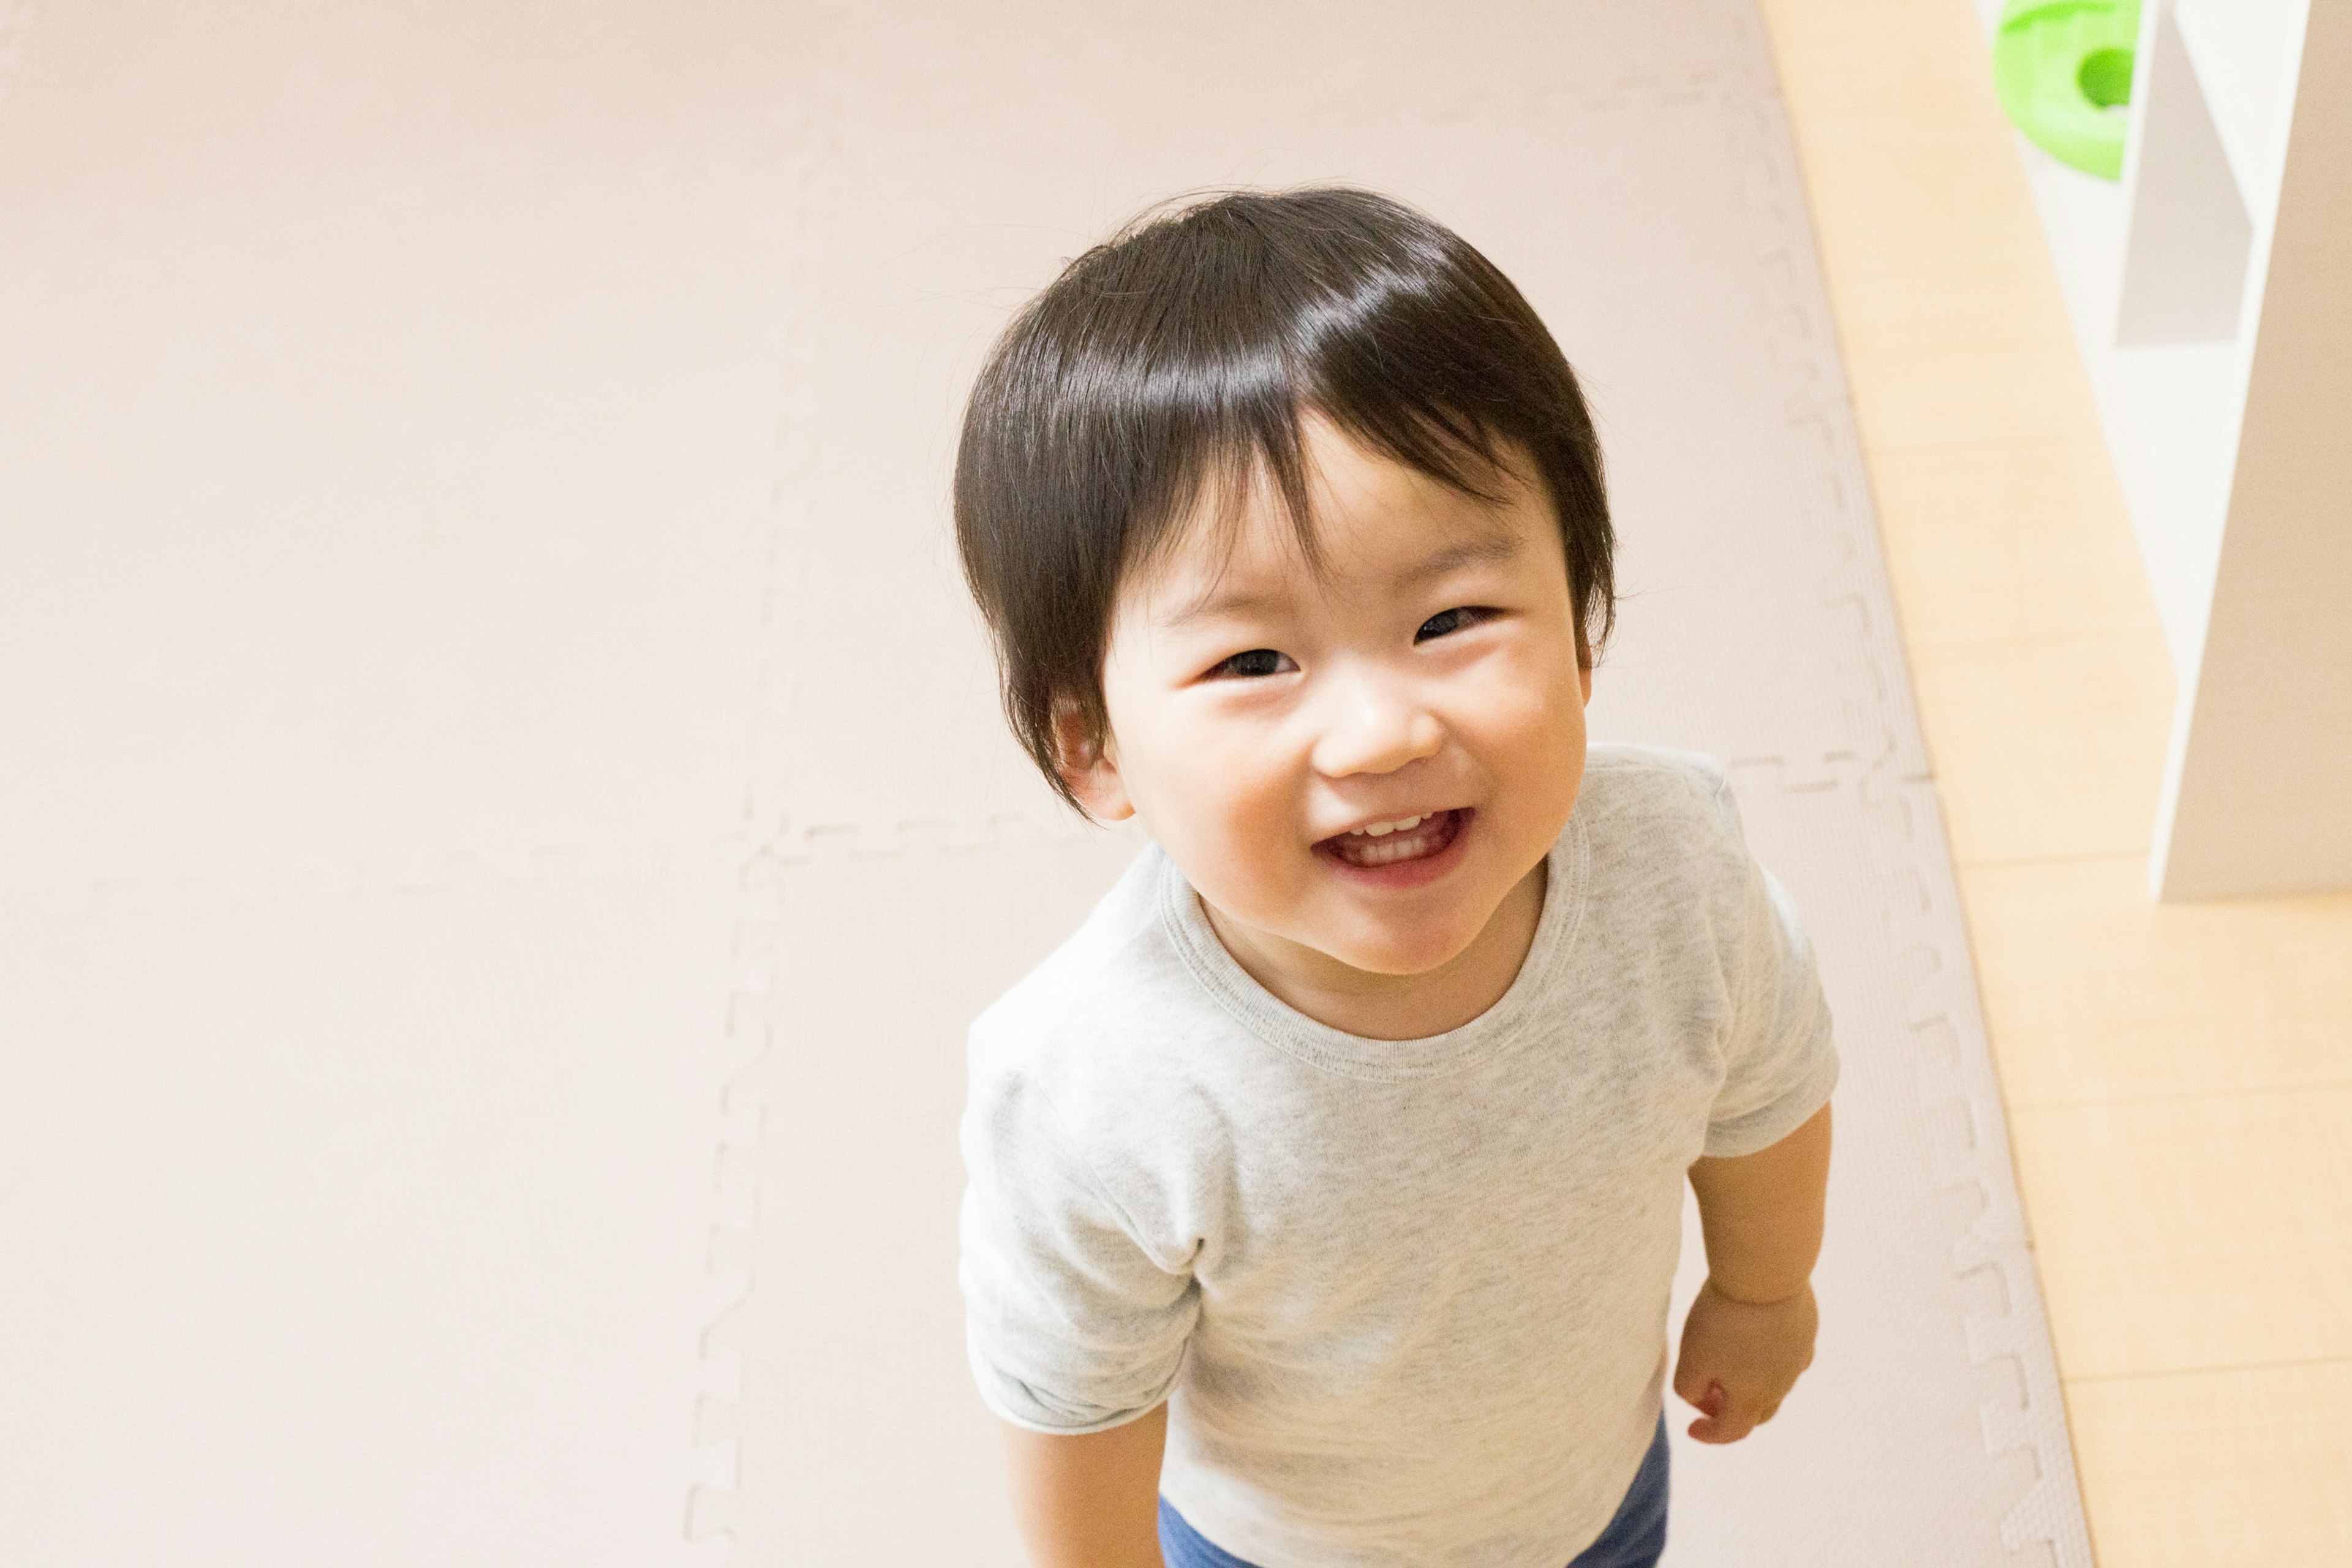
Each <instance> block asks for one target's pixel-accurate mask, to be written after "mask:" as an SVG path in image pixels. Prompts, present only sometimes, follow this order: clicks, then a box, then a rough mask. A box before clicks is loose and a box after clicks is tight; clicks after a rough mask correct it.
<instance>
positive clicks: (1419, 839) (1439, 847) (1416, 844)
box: [1315, 806, 1464, 868]
mask: <svg viewBox="0 0 2352 1568" xmlns="http://www.w3.org/2000/svg"><path fill="white" fill-rule="evenodd" d="M1463 816H1464V812H1463V809H1462V808H1461V807H1458V806H1457V807H1455V808H1454V810H1452V811H1439V812H1433V813H1431V814H1430V815H1429V816H1424V817H1423V818H1422V819H1421V821H1420V822H1419V823H1418V824H1416V825H1415V826H1412V827H1409V828H1405V829H1402V830H1401V831H1399V832H1395V833H1385V834H1380V835H1377V836H1375V835H1373V834H1370V833H1340V834H1335V835H1333V836H1332V837H1329V838H1326V839H1324V840H1323V841H1322V842H1321V843H1319V844H1318V845H1316V846H1315V847H1316V848H1318V849H1319V850H1322V851H1323V852H1325V853H1326V854H1328V855H1331V856H1333V857H1335V858H1339V859H1341V860H1344V861H1346V862H1347V863H1348V864H1349V865H1350V866H1362V867H1366V868H1370V867H1375V866H1393V865H1395V864H1397V863H1398V862H1399V861H1402V860H1426V859H1428V858H1430V857H1431V856H1433V855H1442V854H1444V852H1445V848H1446V847H1447V846H1448V845H1450V844H1452V843H1453V842H1454V835H1455V834H1457V833H1459V832H1460V831H1461V830H1462V818H1463Z"/></svg>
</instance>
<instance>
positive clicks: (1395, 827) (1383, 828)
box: [1356, 816, 1422, 838]
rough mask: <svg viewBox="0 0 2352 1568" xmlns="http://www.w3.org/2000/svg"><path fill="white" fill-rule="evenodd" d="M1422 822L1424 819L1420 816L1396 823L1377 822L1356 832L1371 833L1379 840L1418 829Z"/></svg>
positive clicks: (1409, 817) (1402, 819) (1406, 818)
mask: <svg viewBox="0 0 2352 1568" xmlns="http://www.w3.org/2000/svg"><path fill="white" fill-rule="evenodd" d="M1421 822H1422V819H1421V818H1420V817H1418V816H1407V817H1402V818H1400V819H1398V820H1397V821H1395V822H1375V823H1373V824H1372V825H1371V826H1370V827H1359V828H1358V829H1356V831H1357V832H1359V833H1369V834H1370V835H1371V836H1372V837H1375V838H1378V837H1381V835H1383V834H1388V833H1402V832H1404V831H1405V830H1406V829H1408V828H1412V827H1418V826H1421Z"/></svg>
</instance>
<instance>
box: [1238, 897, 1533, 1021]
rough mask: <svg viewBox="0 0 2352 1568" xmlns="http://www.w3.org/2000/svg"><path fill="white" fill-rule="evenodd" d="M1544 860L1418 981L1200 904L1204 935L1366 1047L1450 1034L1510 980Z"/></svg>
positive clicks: (1286, 998) (1528, 933)
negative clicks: (1343, 959)
mask: <svg viewBox="0 0 2352 1568" xmlns="http://www.w3.org/2000/svg"><path fill="white" fill-rule="evenodd" d="M1548 860H1549V857H1547V858H1546V859H1544V860H1538V861H1537V862H1536V866H1535V869H1534V870H1532V871H1529V872H1528V874H1527V875H1526V876H1524V877H1522V878H1520V879H1519V880H1518V882H1517V884H1516V885H1514V886H1513V888H1512V889H1511V890H1510V891H1509V892H1508V893H1507V894H1505V895H1504V896H1503V901H1502V902H1501V903H1500V904H1498V905H1496V909H1495V912H1494V914H1493V915H1492V916H1491V917H1490V918H1489V919H1488V920H1487V921H1486V928H1485V929H1484V930H1482V931H1479V933H1478V934H1477V935H1476V936H1475V938H1473V939H1472V940H1471V942H1470V945H1469V946H1467V947H1465V948H1464V949H1463V950H1462V951H1461V952H1457V953H1455V954H1454V956H1453V957H1452V958H1450V959H1448V960H1446V961H1445V962H1444V963H1442V964H1439V965H1438V966H1437V967H1436V968H1435V969H1432V970H1428V971H1426V972H1424V973H1420V974H1379V973H1372V972H1371V971H1369V970H1362V969H1356V968H1352V967H1350V966H1349V965H1348V964H1345V963H1340V962H1339V960H1337V959H1335V958H1333V957H1331V956H1330V955H1329V954H1328V953H1325V952H1319V951H1318V950H1316V949H1314V948H1311V947H1306V946H1303V945H1301V944H1300V943H1297V942H1290V941H1288V940H1286V939H1285V938H1282V937H1277V936H1275V935H1273V934H1271V933H1270V932H1265V931H1253V930H1250V929H1249V928H1247V927H1245V926H1241V925H1237V924H1236V923H1235V922H1234V921H1230V920H1228V919H1226V918H1225V917H1224V916H1223V915H1222V914H1220V913H1218V912H1217V909H1216V906H1214V905H1213V904H1211V903H1210V902H1209V901H1208V900H1206V899H1202V900H1201V909H1202V912H1203V913H1204V914H1206V915H1207V916H1208V918H1209V926H1210V929H1211V930H1213V931H1215V932H1216V933H1217V940H1218V941H1219V942H1222V943H1223V945H1224V949H1225V951H1226V952H1229V953H1231V954H1232V955H1233V959H1234V963H1238V964H1240V965H1241V966H1242V968H1243V970H1244V972H1245V973H1247V974H1248V975H1249V977H1250V978H1251V979H1253V980H1255V981H1256V982H1257V983H1258V984H1260V985H1263V986H1265V988H1266V989H1267V990H1268V991H1270V992H1272V993H1273V994H1275V996H1276V997H1277V998H1278V999H1280V1000H1281V1001H1282V1002H1283V1003H1284V1005H1286V1006H1289V1007H1291V1008H1293V1009H1295V1010H1297V1011H1298V1012H1300V1013H1304V1014H1305V1015H1307V1016H1308V1017H1310V1018H1312V1019H1314V1020H1315V1021H1316V1022H1317V1023H1318V1024H1323V1025H1327V1026H1329V1027H1331V1028H1334V1029H1339V1030H1341V1031H1342V1032H1344V1033H1347V1034H1350V1035H1359V1036H1361V1037H1364V1038H1366V1039H1371V1040H1418V1039H1423V1038H1425V1037H1428V1036H1431V1035H1442V1034H1444V1033H1445V1032H1446V1031H1447V1030H1449V1029H1458V1028H1460V1027H1461V1026H1463V1025H1465V1024H1467V1023H1469V1022H1470V1021H1471V1020H1472V1019H1474V1018H1475V1017H1477V1016H1479V1015H1480V1014H1482V1013H1484V1012H1486V1009H1487V1008H1489V1007H1492V1006H1493V1005H1495V1004H1496V1003H1497V1002H1499V1001H1501V1000H1502V998H1503V993H1504V992H1506V991H1508V990H1509V989H1510V988H1511V982H1513V981H1514V980H1516V979H1517V978H1518V974H1519V966H1520V965H1521V964H1523V963H1526V962H1527V956H1528V948H1529V947H1531V946H1533V945H1534V943H1535V936H1536V926H1537V924H1538V922H1539V921H1541V920H1542V918H1543V906H1544V888H1545V882H1546V879H1547V876H1548V873H1547V871H1546V864H1547V861H1548Z"/></svg>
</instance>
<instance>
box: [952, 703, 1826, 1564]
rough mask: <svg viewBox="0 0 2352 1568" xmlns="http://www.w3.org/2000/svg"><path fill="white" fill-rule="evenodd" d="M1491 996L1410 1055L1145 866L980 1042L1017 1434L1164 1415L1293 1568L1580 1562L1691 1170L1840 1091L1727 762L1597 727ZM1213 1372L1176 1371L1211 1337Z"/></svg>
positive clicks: (1179, 1456) (974, 1164) (971, 1233)
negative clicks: (1259, 954)
mask: <svg viewBox="0 0 2352 1568" xmlns="http://www.w3.org/2000/svg"><path fill="white" fill-rule="evenodd" d="M1548 866H1549V870H1548V872H1547V884H1546V889H1545V896H1544V906H1543V912H1542V915H1541V917H1540V919H1539V920H1538V924H1537V929H1536V934H1535V940H1534V942H1533V943H1532V944H1531V945H1530V947H1529V948H1528V955H1527V958H1526V960H1525V961H1524V962H1523V963H1522V964H1521V965H1520V968H1519V973H1518V975H1517V978H1516V979H1515V980H1514V981H1513V982H1512V983H1511V986H1510V988H1509V990H1507V991H1506V992H1505V993H1504V994H1503V995H1502V997H1501V999H1500V1000H1498V1001H1497V1002H1496V1004H1495V1005H1493V1006H1492V1007H1490V1008H1488V1009H1487V1010H1486V1012H1485V1013H1483V1014H1481V1015H1480V1016H1477V1017H1476V1018H1475V1019H1473V1020H1471V1021H1470V1022H1469V1023H1467V1024H1465V1025H1464V1026H1461V1027H1460V1028H1458V1029H1452V1030H1449V1031H1447V1032H1446V1033H1444V1034H1442V1035H1433V1036H1429V1037H1425V1038H1423V1039H1416V1040H1373V1039H1366V1038H1363V1037H1360V1036H1355V1035H1349V1034H1345V1033H1342V1032H1341V1031H1339V1030H1338V1029H1334V1028H1331V1027H1329V1026H1326V1025H1323V1024H1319V1023H1318V1022H1316V1021H1315V1020H1313V1019H1311V1018H1308V1017H1307V1016H1305V1015H1303V1014H1301V1013H1298V1012H1297V1011H1295V1010H1294V1009H1292V1008H1290V1007H1289V1006H1286V1005H1284V1004H1283V1003H1282V1002H1280V1001H1278V1000H1276V998H1275V997H1274V995H1273V994H1271V993H1269V992H1267V991H1266V990H1265V988H1264V987H1262V986H1261V985H1259V984H1257V983H1256V982H1255V980H1253V979H1251V978H1250V977H1249V975H1248V973H1246V972H1244V970H1243V969H1242V968H1241V966H1240V965H1239V964H1237V963H1234V959H1233V957H1232V956H1231V955H1230V954H1229V953H1227V952H1225V950H1224V948H1223V944H1221V943H1220V942H1219V941H1218V940H1217V937H1216V934H1215V932H1214V931H1213V930H1212V929H1211V928H1210V926H1209V923H1208V920H1207V917H1206V916H1205V915H1204V914H1203V913H1202V909H1201V905H1200V900H1199V899H1198V897H1197V896H1196V895H1195V894H1194V893H1193V891H1192V888H1191V886H1190V885H1189V884H1188V883H1187V882H1186V881H1185V880H1184V878H1183V876H1182V875H1181V873H1180V872H1179V871H1178V870H1177V869H1176V867H1175V865H1174V863H1173V862H1171V860H1170V859H1169V858H1167V856H1166V855H1165V854H1163V853H1162V852H1161V851H1160V848H1159V847H1158V846H1156V845H1152V846H1148V847H1146V848H1145V849H1144V851H1143V852H1142V854H1141V855H1140V856H1139V858H1137V860H1136V862H1135V863H1134V865H1132V866H1131V867H1130V868H1129V869H1128V871H1127V873H1126V874H1125V875H1124V876H1123V877H1122V878H1121V879H1119V881H1118V885H1117V886H1116V887H1114V888H1113V889H1111V891H1110V892H1109V893H1108V895H1106V896H1105V897H1104V899H1103V900H1102V901H1101V903H1099V904H1098V905H1097V907H1096V908H1095V910H1094V912H1093V913H1092V914H1091V915H1090V916H1088V918H1087V921H1086V923H1085V924H1084V925H1083V926H1081V927H1080V928H1079V930H1078V931H1076V934H1074V935H1073V936H1071V937H1070V939H1069V940H1068V941H1067V942H1064V943H1063V944H1062V946H1061V947H1060V948H1059V949H1057V950H1056V951H1055V952H1054V953H1053V955H1052V956H1050V957H1049V958H1047V959H1046V960H1045V962H1044V963H1041V964H1039V965H1038V966H1037V968H1036V969H1035V970H1034V971H1032V972H1031V973H1029V974H1028V975H1027V976H1026V977H1025V978H1024V979H1023V980H1022V981H1021V982H1020V983H1019V984H1016V985H1014V986H1013V988H1012V989H1011V990H1010V991H1008V992H1006V993H1005V994H1004V995H1003V996H1002V997H1000V998H999V999H998V1000H997V1001H996V1002H995V1003H994V1004H993V1005H991V1006H990V1007H989V1009H988V1010H987V1011H986V1012H984V1013H983V1014H982V1015H981V1016H980V1018H979V1019H978V1020H977V1021H976V1022H975V1023H974V1024H973V1025H972V1028H971V1042H970V1070H971V1081H970V1091H969V1099H968V1100H967V1101H966V1105H965V1110H964V1114H963V1120H962V1124H961V1149H962V1152H963V1158H964V1166H965V1170H966V1173H967V1174H968V1176H969V1181H968V1183H967V1184H966V1186H965V1189H964V1196H963V1206H962V1211H961V1226H960V1229H961V1246H962V1258H961V1267H960V1269H959V1273H958V1279H959V1282H960V1283H961V1288H962V1290H963V1296H964V1302H965V1307H966V1318H965V1323H966V1340H967V1347H968V1350H969V1352H970V1356H971V1368H972V1373H973V1376H974V1377H975V1378H976V1379H977V1380H978V1383H979V1385H980V1392H981V1396H982V1400H983V1401H984V1402H985V1403H986V1405H988V1407H989V1409H991V1410H992V1411H993V1412H994V1413H995V1414H996V1415H999V1416H1001V1417H1003V1419H1004V1420H1006V1421H1009V1422H1011V1423H1013V1425H1015V1426H1023V1427H1027V1428H1029V1429H1031V1430H1034V1431H1040V1432H1053V1433H1064V1434H1069V1433H1080V1432H1097V1431H1101V1430H1103V1429H1104V1428H1106V1427H1110V1426H1119V1425H1121V1424H1123V1423H1125V1422H1128V1421H1132V1420H1134V1419H1136V1418H1137V1417H1138V1416H1140V1415H1146V1414H1148V1413H1149V1412H1150V1410H1151V1409H1152V1408H1153V1407H1154V1406H1155V1405H1159V1404H1160V1402H1161V1401H1162V1400H1169V1401H1171V1404H1170V1408H1169V1423H1168V1448H1167V1458H1166V1460H1165V1462H1164V1465H1163V1468H1162V1469H1161V1472H1160V1492H1161V1494H1162V1495H1163V1496H1165V1497H1166V1498H1167V1499H1168V1500H1169V1501H1170V1502H1171V1503H1172V1504H1173V1505H1174V1506H1175V1507H1176V1508H1177V1510H1179V1511H1181V1513H1182V1514H1183V1515H1184V1517H1185V1519H1186V1520H1187V1521H1190V1522H1191V1523H1192V1526H1193V1528H1195V1529H1196V1530H1198V1531H1200V1532H1201V1533H1202V1534H1203V1535H1204V1536H1206V1537H1208V1539H1209V1540H1211V1541H1213V1542H1215V1543H1216V1544H1217V1545H1219V1546H1221V1547H1223V1548H1224V1549H1225V1550H1226V1551H1228V1552H1234V1553H1236V1554H1238V1555H1239V1556H1241V1557H1244V1558H1245V1559H1247V1560H1249V1561H1250V1562H1253V1563H1263V1564H1265V1565H1266V1568H1457V1565H1458V1568H1559V1565H1560V1564H1561V1563H1566V1562H1567V1561H1568V1560H1569V1559H1570V1557H1572V1556H1574V1555H1575V1554H1576V1553H1577V1552H1580V1551H1581V1550H1583V1548H1584V1547H1585V1546H1587V1545H1588V1544H1590V1543H1591V1541H1592V1539H1593V1538H1594V1537H1595V1536H1597V1535H1598V1534H1599V1533H1600V1532H1601V1528H1602V1527H1603V1526H1604V1525H1605V1524H1607V1522H1608V1521H1609V1518H1610V1515H1611V1514H1612V1512H1613V1511H1614V1510H1615V1508H1616V1505H1617V1502H1618V1500H1620V1499H1621V1498H1622V1496H1623V1493H1624V1490H1625V1488H1626V1487H1627V1486H1628V1485H1629V1484H1630V1483H1631V1482H1632V1479H1633V1471H1634V1469H1635V1468H1636V1467H1637V1466H1638V1465H1639V1464H1640V1463H1641V1460H1642V1456H1643V1451H1644V1450H1645V1449H1646V1448H1647V1447H1648V1445H1649V1442H1650V1439H1651V1437H1652V1436H1653V1434H1654V1429H1655V1426H1656V1422H1657V1418H1658V1412H1659V1409H1660V1404H1661V1399H1662V1394H1663V1390H1664V1377H1665V1358H1666V1331H1667V1324H1666V1310H1667V1293H1668V1290H1669V1288H1670V1286H1671V1284H1672V1281H1673V1278H1674V1272H1675V1258H1676V1256H1677V1253H1678V1251H1679V1247H1680V1242H1681V1228H1682V1212H1683V1211H1682V1205H1683V1186H1684V1180H1685V1172H1686V1171H1687V1169H1688V1168H1689V1166H1690V1164H1691V1162H1693V1161H1694V1160H1696V1159H1697V1158H1698V1157H1699V1156H1700V1155H1701V1154H1713V1155H1732V1154H1746V1153H1750V1152H1754V1151H1756V1150H1759V1149H1761V1148H1764V1147H1766V1146H1767V1145H1769V1144H1771V1143H1774V1142H1779V1141H1780V1139H1781V1138H1783V1137H1785V1136H1787V1135H1788V1134H1789V1133H1790V1132H1791V1131H1794V1130H1795V1129H1796V1128H1798V1127H1799V1126H1800V1125H1801V1124H1802V1123H1803V1122H1804V1121H1806V1120H1807V1119H1808V1118H1810V1117H1811V1115H1812V1114H1813V1112H1814V1111H1816V1110H1819V1109H1820V1108H1821V1107H1822V1104H1823V1103H1824V1102H1825V1101H1826V1100H1828V1099H1829V1095H1830V1089H1831V1088H1832V1085H1833V1084H1834V1083H1835V1082H1836V1079H1837V1057H1836V1054H1835V1052H1834V1050H1833V1049H1832V1046H1831V1042H1830V1018H1829V1011H1828V1008H1827V1005H1825V1004H1824V1002H1823V1000H1822V993H1821V986H1820V984H1819V982H1818V981H1817V979H1816V978H1815V974H1814V968H1813V961H1812V954H1811V950H1810V948H1809V946H1808V944H1807V942H1806V941H1805V938H1804V935H1803V933H1802V932H1801V931H1800V929H1799V927H1798V923H1797V914H1796V910H1795V909H1794V907H1793V906H1792V905H1791V903H1790V900H1789V897H1788V894H1787V893H1786V891H1785V890H1784V889H1781V887H1780V884H1779V883H1778V882H1777V881H1775V880H1774V879H1772V878H1771V877H1769V875H1768V874H1766V873H1765V872H1764V870H1763V869H1762V868H1760V867H1759V866H1758V865H1757V864H1756V862H1755V860H1754V859H1753V858H1751V857H1750V856H1749V854H1748V849H1747V846H1746V843H1745V841H1744V839H1743V838H1742V837H1741V834H1740V829H1739V819H1738V813H1737V811H1736V809H1735V808H1734V806H1733V804H1732V797H1731V794H1730V791H1729V789H1728V788H1727V785H1726V784H1725V780H1724V773H1723V770H1722V768H1721V767H1720V765H1719V764H1717V763H1715V762H1714V761H1712V760H1711V759H1709V758H1706V757H1704V756H1700V755H1698V754H1696V753H1693V752H1667V751H1660V750H1656V749H1654V748H1650V747H1641V746H1631V745H1595V746H1593V747H1591V750H1590V757H1589V760H1588V762H1587V763H1586V771H1585V776H1584V784H1583V788H1582V792H1581V794H1580V795H1579V797H1578V800H1577V803H1576V809H1575V811H1574V813H1573V814H1572V815H1571V816H1570V820H1569V824H1568V826H1567V828H1566V829H1565V830H1564V831H1563V832H1562V833H1561V835H1560V837H1559V841H1558V842H1557V843H1556V844H1555V845H1554V846H1553V847H1552V849H1551V851H1550V855H1549V860H1548ZM1188 1352H1189V1353H1188Z"/></svg>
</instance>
